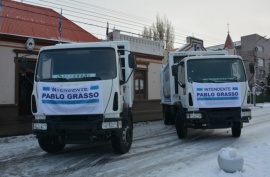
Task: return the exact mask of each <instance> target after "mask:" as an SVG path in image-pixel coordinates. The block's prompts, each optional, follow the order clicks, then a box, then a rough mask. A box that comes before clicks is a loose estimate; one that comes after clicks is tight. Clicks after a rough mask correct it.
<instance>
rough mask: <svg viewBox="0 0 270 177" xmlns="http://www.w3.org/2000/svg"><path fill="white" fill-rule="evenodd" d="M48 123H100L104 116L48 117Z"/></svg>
mask: <svg viewBox="0 0 270 177" xmlns="http://www.w3.org/2000/svg"><path fill="white" fill-rule="evenodd" d="M46 119H47V120H48V121H53V122H89V121H91V122H92V121H100V120H102V119H103V116H102V115H64V116H62V115H61V116H46Z"/></svg>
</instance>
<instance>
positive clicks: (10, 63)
mask: <svg viewBox="0 0 270 177" xmlns="http://www.w3.org/2000/svg"><path fill="white" fill-rule="evenodd" d="M12 50H13V48H9V47H2V46H0V54H1V55H0V104H15V63H14V57H15V53H14V52H13V51H12Z"/></svg>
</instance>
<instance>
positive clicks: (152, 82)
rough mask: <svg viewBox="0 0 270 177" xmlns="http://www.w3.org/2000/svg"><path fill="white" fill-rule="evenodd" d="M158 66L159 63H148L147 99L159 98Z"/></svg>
mask: <svg viewBox="0 0 270 177" xmlns="http://www.w3.org/2000/svg"><path fill="white" fill-rule="evenodd" d="M160 68H161V64H156V63H150V64H149V65H148V99H149V100H153V99H160Z"/></svg>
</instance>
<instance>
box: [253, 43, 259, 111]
mask: <svg viewBox="0 0 270 177" xmlns="http://www.w3.org/2000/svg"><path fill="white" fill-rule="evenodd" d="M254 54H255V55H254V76H253V80H254V81H253V82H254V83H253V104H254V106H256V79H257V76H256V70H257V61H258V47H257V46H256V47H255V48H254Z"/></svg>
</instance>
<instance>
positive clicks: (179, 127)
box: [175, 111, 187, 139]
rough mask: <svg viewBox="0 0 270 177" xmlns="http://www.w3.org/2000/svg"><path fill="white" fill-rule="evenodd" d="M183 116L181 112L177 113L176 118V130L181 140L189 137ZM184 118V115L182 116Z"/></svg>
mask: <svg viewBox="0 0 270 177" xmlns="http://www.w3.org/2000/svg"><path fill="white" fill-rule="evenodd" d="M181 114H183V113H180V112H179V111H176V114H175V115H176V117H175V128H176V132H177V135H178V138H179V139H184V138H186V137H187V127H186V126H185V124H184V121H183V119H182V117H181ZM182 116H183V115H182Z"/></svg>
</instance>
